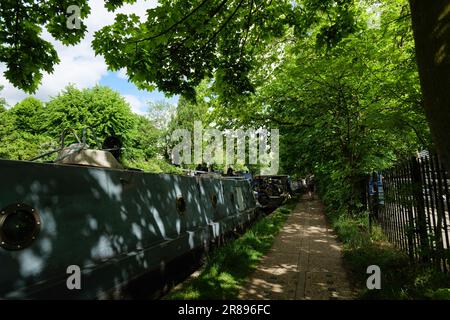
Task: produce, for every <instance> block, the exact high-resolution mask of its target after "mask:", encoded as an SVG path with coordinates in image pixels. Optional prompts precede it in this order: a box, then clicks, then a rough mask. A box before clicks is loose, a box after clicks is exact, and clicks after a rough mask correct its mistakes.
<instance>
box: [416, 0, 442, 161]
mask: <svg viewBox="0 0 450 320" xmlns="http://www.w3.org/2000/svg"><path fill="white" fill-rule="evenodd" d="M409 2H410V7H411V14H412V26H413V30H414V39H415V45H416V56H417V64H418V67H419V76H420V83H421V87H422V94H423V97H424V107H425V113H426V116H427V119H428V123H429V124H430V129H431V133H432V136H433V140H434V143H435V145H436V148H437V152H438V154H439V157H440V158H441V160H442V162H443V163H444V165H445V167H446V168H447V169H450V0H409Z"/></svg>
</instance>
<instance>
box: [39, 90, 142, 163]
mask: <svg viewBox="0 0 450 320" xmlns="http://www.w3.org/2000/svg"><path fill="white" fill-rule="evenodd" d="M45 112H46V117H45V118H44V119H43V125H44V127H45V128H46V132H47V133H48V134H49V135H51V136H53V137H59V136H60V134H61V132H63V131H64V130H65V129H67V128H72V129H74V130H75V131H76V132H78V133H79V132H81V130H82V129H83V128H85V127H90V128H92V129H93V130H94V131H95V133H96V135H97V138H98V140H99V141H98V142H99V143H100V144H101V143H102V141H103V139H105V138H106V137H108V136H117V137H118V138H120V139H121V140H122V142H123V145H124V148H125V150H126V151H125V153H127V152H128V151H130V150H132V149H129V148H131V140H132V139H131V137H130V132H131V131H132V129H133V128H134V126H135V125H136V123H135V121H136V119H135V117H134V115H133V113H132V112H131V108H130V106H129V104H128V103H127V102H126V101H125V99H124V98H123V97H122V96H121V95H120V94H119V93H118V92H116V91H114V90H112V89H110V88H108V87H104V86H98V85H97V86H95V87H93V88H90V89H83V90H79V89H77V88H75V87H74V86H73V85H70V86H68V87H66V89H65V90H64V91H63V92H61V93H60V94H58V95H57V96H56V97H54V98H52V99H51V100H50V101H49V102H48V103H47V104H46V110H45ZM88 133H89V132H88ZM68 138H69V140H68V142H75V141H74V140H73V138H72V137H68ZM87 141H88V143H89V144H90V145H91V146H95V143H96V141H95V140H94V137H93V135H90V136H89V137H88V140H87ZM125 157H131V158H132V157H133V154H128V155H125Z"/></svg>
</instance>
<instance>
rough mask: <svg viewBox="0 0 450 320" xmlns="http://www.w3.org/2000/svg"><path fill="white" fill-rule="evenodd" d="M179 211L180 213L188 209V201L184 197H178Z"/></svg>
mask: <svg viewBox="0 0 450 320" xmlns="http://www.w3.org/2000/svg"><path fill="white" fill-rule="evenodd" d="M177 211H178V213H180V214H181V213H184V212H185V211H186V202H185V201H184V198H183V197H177Z"/></svg>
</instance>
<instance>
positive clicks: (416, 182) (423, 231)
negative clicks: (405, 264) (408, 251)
mask: <svg viewBox="0 0 450 320" xmlns="http://www.w3.org/2000/svg"><path fill="white" fill-rule="evenodd" d="M411 180H412V181H411V186H412V192H413V201H414V207H415V208H416V213H417V215H416V219H417V221H416V225H417V232H418V233H419V238H420V257H421V259H422V260H423V261H424V262H428V261H429V260H430V257H429V254H430V247H429V244H428V231H427V218H426V215H425V204H424V199H423V190H422V186H423V182H422V175H421V173H420V166H419V159H417V158H416V157H413V158H411Z"/></svg>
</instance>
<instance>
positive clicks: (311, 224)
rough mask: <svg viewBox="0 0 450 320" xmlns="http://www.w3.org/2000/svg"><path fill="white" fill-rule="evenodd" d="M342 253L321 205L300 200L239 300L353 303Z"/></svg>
mask: <svg viewBox="0 0 450 320" xmlns="http://www.w3.org/2000/svg"><path fill="white" fill-rule="evenodd" d="M341 253H342V245H341V244H340V243H339V242H338V241H337V240H336V236H335V234H334V233H333V231H332V230H331V229H330V228H329V227H328V225H327V223H326V219H325V215H324V208H323V206H322V204H321V203H320V201H318V200H312V201H309V200H301V201H300V202H299V204H298V205H297V207H296V208H295V209H294V210H293V212H292V214H291V216H290V217H289V219H288V220H287V222H286V224H285V225H284V227H283V229H282V230H281V232H280V233H279V234H278V236H277V238H276V239H275V242H274V245H273V246H272V249H271V250H270V251H269V253H268V254H267V255H266V256H265V257H264V258H263V260H262V261H261V263H260V265H259V266H258V267H257V270H256V271H255V272H254V273H253V275H251V276H250V279H249V280H248V282H247V283H246V285H244V287H243V288H242V290H241V292H240V298H241V299H274V300H275V299H295V300H301V299H308V300H328V299H354V298H355V297H356V295H355V292H354V290H353V289H352V288H351V284H350V282H349V280H348V277H347V274H346V271H345V269H344V267H343V261H342V255H341Z"/></svg>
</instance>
